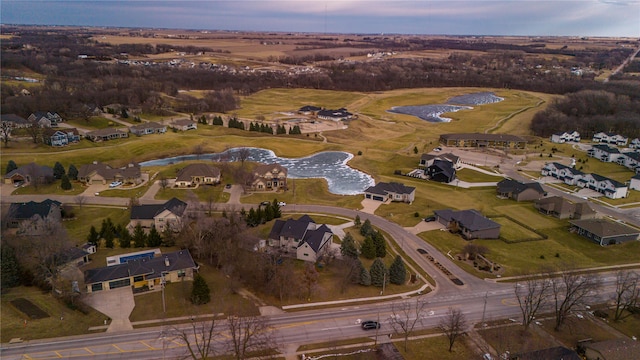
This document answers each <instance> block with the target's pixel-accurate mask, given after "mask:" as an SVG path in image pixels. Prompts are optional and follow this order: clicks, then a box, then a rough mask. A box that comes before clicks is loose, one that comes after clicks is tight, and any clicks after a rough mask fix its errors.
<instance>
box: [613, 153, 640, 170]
mask: <svg viewBox="0 0 640 360" xmlns="http://www.w3.org/2000/svg"><path fill="white" fill-rule="evenodd" d="M617 163H618V164H620V165H622V166H624V167H626V168H628V169H629V170H631V171H633V172H636V173H638V172H640V152H637V151H630V152H625V153H623V154H622V157H620V158H618V161H617Z"/></svg>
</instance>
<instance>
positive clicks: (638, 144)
mask: <svg viewBox="0 0 640 360" xmlns="http://www.w3.org/2000/svg"><path fill="white" fill-rule="evenodd" d="M629 147H630V148H632V149H640V139H638V138H635V139H633V140H631V142H630V143H629Z"/></svg>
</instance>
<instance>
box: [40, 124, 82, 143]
mask: <svg viewBox="0 0 640 360" xmlns="http://www.w3.org/2000/svg"><path fill="white" fill-rule="evenodd" d="M42 141H43V142H44V143H45V144H47V145H51V146H65V145H69V144H72V143H77V142H79V141H80V133H79V132H78V130H77V129H76V128H70V129H69V128H58V129H52V128H45V129H44V131H42Z"/></svg>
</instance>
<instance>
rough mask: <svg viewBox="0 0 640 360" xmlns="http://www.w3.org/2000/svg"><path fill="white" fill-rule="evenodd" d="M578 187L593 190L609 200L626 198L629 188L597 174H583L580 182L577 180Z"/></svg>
mask: <svg viewBox="0 0 640 360" xmlns="http://www.w3.org/2000/svg"><path fill="white" fill-rule="evenodd" d="M577 185H578V186H579V187H583V188H589V189H591V190H595V191H597V192H599V193H601V194H604V196H606V197H608V198H609V199H620V198H624V197H627V193H628V191H629V188H628V187H627V185H626V184H623V183H621V182H618V181H616V180H613V179H609V178H607V177H604V176H601V175H598V174H585V175H584V176H583V177H582V178H581V179H580V180H578V184H577Z"/></svg>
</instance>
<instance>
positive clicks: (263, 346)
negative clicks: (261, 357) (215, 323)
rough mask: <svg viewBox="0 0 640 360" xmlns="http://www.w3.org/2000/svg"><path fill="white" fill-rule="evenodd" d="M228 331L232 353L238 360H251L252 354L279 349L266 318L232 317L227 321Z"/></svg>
mask: <svg viewBox="0 0 640 360" xmlns="http://www.w3.org/2000/svg"><path fill="white" fill-rule="evenodd" d="M227 330H228V331H229V336H230V337H231V338H230V341H231V345H232V348H231V353H232V355H233V357H234V358H235V359H237V360H243V359H247V358H249V355H250V353H252V352H257V351H266V350H268V349H275V348H277V344H276V343H275V338H274V337H273V329H272V328H271V326H269V323H268V321H267V320H266V319H265V318H262V317H259V316H247V317H237V316H230V317H229V318H228V319H227Z"/></svg>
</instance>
